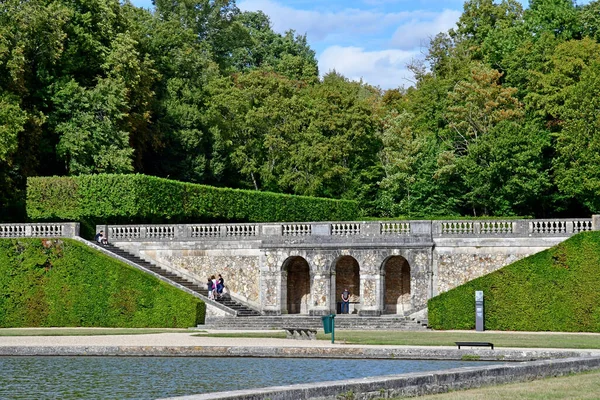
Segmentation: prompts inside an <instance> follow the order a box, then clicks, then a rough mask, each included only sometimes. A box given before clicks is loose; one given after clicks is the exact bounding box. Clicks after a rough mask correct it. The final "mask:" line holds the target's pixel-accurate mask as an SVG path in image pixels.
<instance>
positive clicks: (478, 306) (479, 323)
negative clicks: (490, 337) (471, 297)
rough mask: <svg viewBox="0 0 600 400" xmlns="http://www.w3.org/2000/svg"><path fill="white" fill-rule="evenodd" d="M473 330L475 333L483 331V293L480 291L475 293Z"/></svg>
mask: <svg viewBox="0 0 600 400" xmlns="http://www.w3.org/2000/svg"><path fill="white" fill-rule="evenodd" d="M475 330H476V331H477V332H483V331H484V330H485V328H484V326H483V291H481V290H477V291H476V292H475Z"/></svg>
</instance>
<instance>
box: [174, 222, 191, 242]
mask: <svg viewBox="0 0 600 400" xmlns="http://www.w3.org/2000/svg"><path fill="white" fill-rule="evenodd" d="M188 232H189V229H188V226H187V225H176V226H175V232H174V234H175V237H174V239H189V238H190V235H188Z"/></svg>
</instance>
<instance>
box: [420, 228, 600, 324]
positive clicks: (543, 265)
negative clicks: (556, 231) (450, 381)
mask: <svg viewBox="0 0 600 400" xmlns="http://www.w3.org/2000/svg"><path fill="white" fill-rule="evenodd" d="M476 290H483V292H484V301H485V316H484V321H485V329H490V330H511V331H554V332H600V232H585V233H580V234H578V235H576V236H573V237H572V238H570V239H568V240H567V241H565V242H563V243H561V244H559V245H557V246H554V247H552V248H550V249H548V250H545V251H542V252H540V253H537V254H534V255H532V256H530V257H527V258H525V259H522V260H519V261H517V262H515V263H513V264H510V265H508V266H506V267H504V268H501V269H499V270H497V271H495V272H492V273H490V274H488V275H485V276H482V277H480V278H478V279H475V280H473V281H471V282H468V283H466V284H464V285H461V286H459V287H457V288H454V289H452V290H450V291H448V292H446V293H442V294H441V295H439V296H436V297H434V298H432V299H430V300H429V304H428V306H429V317H428V318H429V325H430V326H431V327H432V328H434V329H474V328H475V291H476Z"/></svg>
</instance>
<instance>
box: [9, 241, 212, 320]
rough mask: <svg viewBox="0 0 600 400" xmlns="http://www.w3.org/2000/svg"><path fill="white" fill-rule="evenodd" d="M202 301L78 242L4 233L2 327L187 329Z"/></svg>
mask: <svg viewBox="0 0 600 400" xmlns="http://www.w3.org/2000/svg"><path fill="white" fill-rule="evenodd" d="M204 310H205V304H204V303H203V302H202V301H201V300H199V299H197V298H195V297H194V296H191V295H189V294H188V293H185V292H183V291H180V290H178V289H176V288H174V287H172V286H170V285H168V284H166V283H164V282H162V281H160V280H159V279H156V278H155V277H153V276H151V275H149V274H145V273H143V272H141V271H139V270H137V269H135V268H132V267H130V266H128V265H127V264H124V263H121V262H119V261H117V260H114V259H112V258H110V257H108V256H106V255H104V254H102V253H100V252H97V251H95V250H93V249H91V248H89V247H87V246H85V245H84V244H81V243H79V242H77V241H74V240H68V239H61V240H46V239H0V327H4V328H9V327H50V326H53V327H76V326H82V327H127V328H134V327H136V328H142V327H143V328H186V327H190V326H195V325H197V324H198V323H201V322H202V321H203V320H204Z"/></svg>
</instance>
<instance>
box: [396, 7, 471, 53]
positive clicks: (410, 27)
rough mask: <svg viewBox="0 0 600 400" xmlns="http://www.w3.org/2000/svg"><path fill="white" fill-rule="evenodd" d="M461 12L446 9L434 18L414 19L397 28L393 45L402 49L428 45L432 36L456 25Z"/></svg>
mask: <svg viewBox="0 0 600 400" xmlns="http://www.w3.org/2000/svg"><path fill="white" fill-rule="evenodd" d="M461 14H462V13H461V12H460V11H455V10H444V11H442V12H441V13H440V14H438V15H437V16H436V17H435V18H434V19H433V20H418V19H413V20H411V21H409V22H408V23H406V24H403V25H400V26H399V27H398V29H396V32H395V33H394V36H393V37H392V45H394V47H397V48H400V49H414V48H415V47H419V46H421V47H423V46H425V47H426V46H427V44H429V39H430V38H433V37H434V36H435V35H437V34H438V33H440V32H447V31H448V30H449V29H450V28H452V27H454V26H455V25H456V22H457V21H458V19H459V18H460V16H461Z"/></svg>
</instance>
